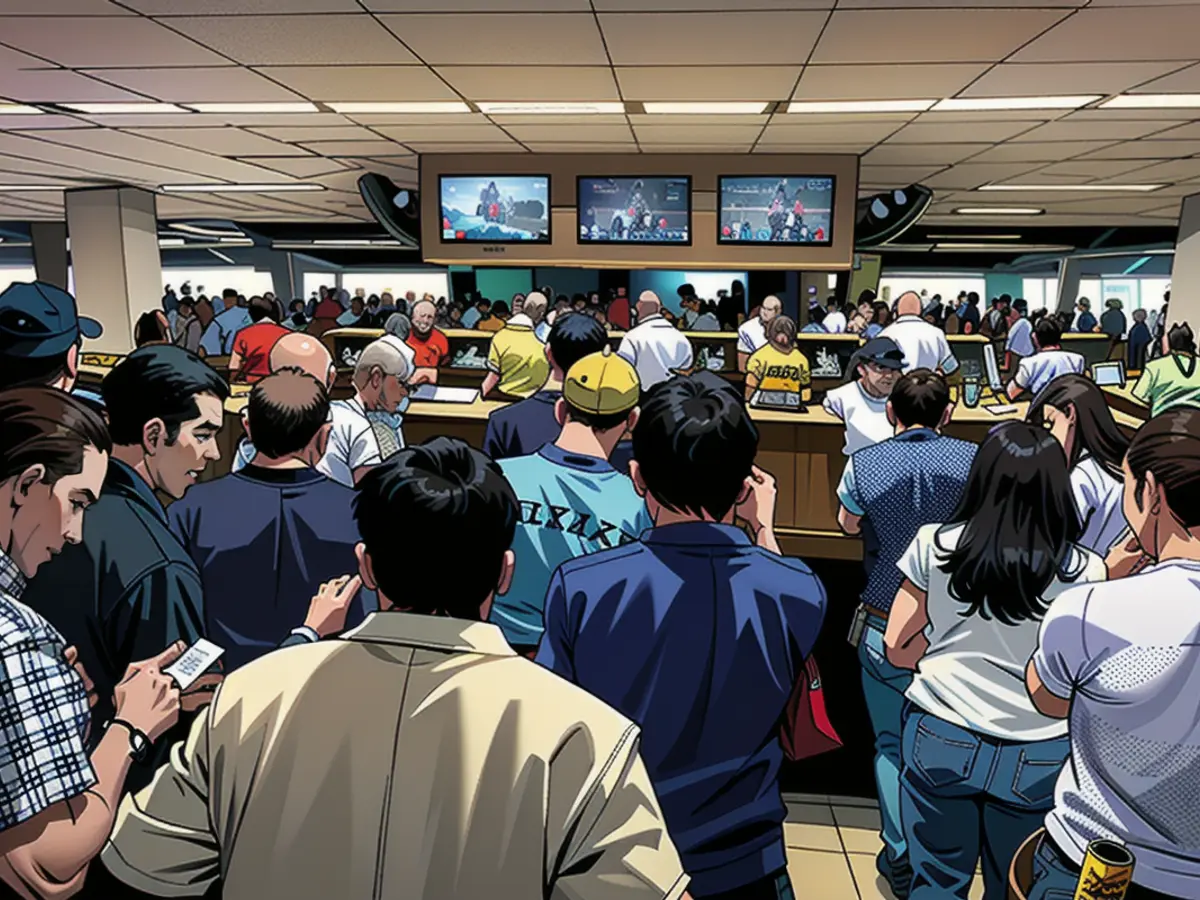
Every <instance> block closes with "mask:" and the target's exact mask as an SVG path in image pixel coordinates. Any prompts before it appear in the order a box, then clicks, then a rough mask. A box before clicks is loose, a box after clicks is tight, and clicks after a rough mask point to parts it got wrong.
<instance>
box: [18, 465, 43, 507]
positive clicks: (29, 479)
mask: <svg viewBox="0 0 1200 900" xmlns="http://www.w3.org/2000/svg"><path fill="white" fill-rule="evenodd" d="M45 477H46V467H45V466H44V465H42V464H41V463H35V464H34V465H32V466H30V467H29V468H27V469H26V470H25V471H24V472H22V473H21V474H20V475H18V476H17V481H16V484H14V485H13V504H14V505H16V506H21V505H22V504H24V503H25V501H26V500H28V499H29V494H30V492H31V491H32V490H33V488H34V485H37V484H41V482H42V479H43V478H45Z"/></svg>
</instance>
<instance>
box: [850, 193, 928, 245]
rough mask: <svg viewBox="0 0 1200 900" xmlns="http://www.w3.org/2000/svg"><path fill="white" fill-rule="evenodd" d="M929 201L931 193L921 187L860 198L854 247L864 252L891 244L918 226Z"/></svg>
mask: <svg viewBox="0 0 1200 900" xmlns="http://www.w3.org/2000/svg"><path fill="white" fill-rule="evenodd" d="M932 202H933V191H931V190H930V189H929V188H927V187H925V185H923V184H910V185H909V186H908V187H906V188H896V189H895V190H891V191H884V192H883V193H882V194H875V195H874V196H872V197H863V198H862V199H861V200H859V201H858V215H857V217H856V225H855V229H854V246H855V247H857V248H858V249H860V250H863V249H867V248H869V247H878V246H879V245H880V244H886V243H887V242H888V241H894V240H895V239H896V238H898V237H899V236H900V235H902V234H904V232H906V231H908V229H910V228H911V227H912V226H913V225H915V224H917V221H918V220H919V219H920V218H921V216H923V215H924V214H925V210H927V209H929V204H930V203H932Z"/></svg>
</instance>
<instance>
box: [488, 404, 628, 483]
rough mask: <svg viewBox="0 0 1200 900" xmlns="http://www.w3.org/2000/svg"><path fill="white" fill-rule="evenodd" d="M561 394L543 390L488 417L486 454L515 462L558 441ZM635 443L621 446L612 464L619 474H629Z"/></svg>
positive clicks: (625, 443) (493, 457)
mask: <svg viewBox="0 0 1200 900" xmlns="http://www.w3.org/2000/svg"><path fill="white" fill-rule="evenodd" d="M561 396H562V392H561V391H547V390H541V391H538V392H537V393H536V394H534V395H533V396H532V397H526V398H525V399H524V400H518V401H516V402H515V403H510V404H508V406H503V407H501V408H500V409H497V410H496V411H495V412H493V413H491V414H490V415H489V416H488V423H487V433H486V435H485V436H484V439H483V452H484V453H486V454H487V455H488V456H490V457H491V458H492V459H513V458H515V457H518V456H529V455H530V454H532V453H537V452H538V451H539V450H541V449H542V447H543V446H545V445H546V444H552V443H554V442H555V441H556V440H558V435H559V432H561V431H562V426H561V425H559V424H558V420H557V419H555V418H554V404H555V403H556V402H558V398H559V397H561ZM631 459H633V444H632V442H630V441H623V442H621V443H619V444H617V447H616V449H615V450H614V451H613V455H612V457H611V458H610V459H609V462H610V463H611V464H612V467H613V468H614V469H616V470H617V471H618V472H624V473H628V472H629V461H630V460H631Z"/></svg>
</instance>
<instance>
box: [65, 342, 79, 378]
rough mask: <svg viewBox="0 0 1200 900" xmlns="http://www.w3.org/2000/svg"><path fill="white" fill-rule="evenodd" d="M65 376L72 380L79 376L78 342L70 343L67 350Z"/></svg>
mask: <svg viewBox="0 0 1200 900" xmlns="http://www.w3.org/2000/svg"><path fill="white" fill-rule="evenodd" d="M67 377H68V378H70V379H71V381H72V382H74V381H75V379H76V378H78V377H79V344H72V345H71V346H70V348H69V349H68V350H67Z"/></svg>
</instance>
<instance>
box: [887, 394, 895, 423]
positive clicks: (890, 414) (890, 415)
mask: <svg viewBox="0 0 1200 900" xmlns="http://www.w3.org/2000/svg"><path fill="white" fill-rule="evenodd" d="M887 420H888V424H889V425H891V426H892V427H893V428H895V427H896V410H895V408H894V407H893V406H892V401H891V400H889V401H888V402H887Z"/></svg>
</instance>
